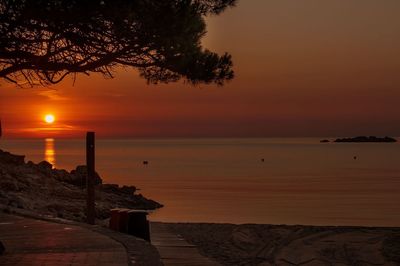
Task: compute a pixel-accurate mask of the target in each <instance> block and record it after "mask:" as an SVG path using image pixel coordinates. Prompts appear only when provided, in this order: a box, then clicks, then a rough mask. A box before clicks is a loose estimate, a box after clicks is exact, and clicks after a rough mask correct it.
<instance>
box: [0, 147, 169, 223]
mask: <svg viewBox="0 0 400 266" xmlns="http://www.w3.org/2000/svg"><path fill="white" fill-rule="evenodd" d="M86 171H87V170H86V166H78V167H77V168H76V169H75V170H72V171H71V172H68V171H66V170H62V169H53V167H52V165H51V164H50V163H48V162H46V161H43V162H40V163H38V164H35V163H33V162H31V161H29V162H27V163H25V156H23V155H14V154H11V153H9V152H5V151H2V150H0V204H1V205H3V206H9V207H10V208H18V209H24V210H29V211H34V212H37V213H40V214H43V215H49V216H53V217H59V218H64V219H68V220H73V221H78V222H82V221H84V220H85V217H86V215H85V209H86V189H85V183H86ZM95 183H96V219H98V220H105V219H107V218H109V216H110V210H111V209H112V208H130V209H147V210H155V209H158V208H161V207H162V205H161V204H160V203H158V202H156V201H154V200H150V199H147V198H145V197H144V196H142V195H141V194H136V188H135V187H134V186H122V187H121V186H119V185H116V184H103V182H102V179H101V177H100V176H99V175H98V174H97V173H96V180H95Z"/></svg>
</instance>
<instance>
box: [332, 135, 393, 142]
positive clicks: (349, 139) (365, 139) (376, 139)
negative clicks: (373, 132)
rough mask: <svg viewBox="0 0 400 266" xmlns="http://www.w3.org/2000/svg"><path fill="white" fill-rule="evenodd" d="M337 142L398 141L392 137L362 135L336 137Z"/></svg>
mask: <svg viewBox="0 0 400 266" xmlns="http://www.w3.org/2000/svg"><path fill="white" fill-rule="evenodd" d="M335 142H397V140H396V139H394V138H391V137H384V138H379V137H375V136H369V137H366V136H360V137H354V138H342V139H336V140H335Z"/></svg>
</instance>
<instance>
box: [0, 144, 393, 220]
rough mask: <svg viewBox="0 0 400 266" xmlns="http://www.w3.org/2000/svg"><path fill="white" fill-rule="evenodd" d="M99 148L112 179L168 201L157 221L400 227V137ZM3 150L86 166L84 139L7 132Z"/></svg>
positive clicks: (105, 174) (102, 168)
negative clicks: (396, 140)
mask: <svg viewBox="0 0 400 266" xmlns="http://www.w3.org/2000/svg"><path fill="white" fill-rule="evenodd" d="M96 145H97V146H96V154H97V158H96V163H97V165H96V170H97V171H98V172H99V173H100V175H101V176H102V178H103V179H104V181H105V182H106V183H118V184H126V185H135V186H137V187H138V188H140V189H141V190H140V193H142V194H143V195H145V196H147V197H150V198H152V199H155V200H157V201H159V202H161V203H163V204H164V205H165V207H164V208H163V209H161V210H159V211H156V212H155V213H153V214H151V216H150V219H151V220H154V221H165V222H228V223H273V224H314V225H367V226H400V204H399V203H400V144H389V143H375V144H374V143H371V144H361V143H355V144H349V143H342V144H339V143H337V144H334V143H328V144H320V143H319V139H314V138H303V139H160V140H149V139H146V140H143V139H142V140H139V139H133V140H132V139H120V140H97V143H96ZM0 148H1V149H4V150H8V151H10V152H13V153H17V154H25V155H26V156H27V160H32V161H34V162H40V161H42V160H44V159H45V160H48V161H50V162H52V163H53V164H55V166H56V167H57V168H66V169H68V170H71V169H73V168H75V166H76V165H79V164H84V163H85V143H84V140H62V139H55V140H53V139H47V140H38V139H35V140H7V139H3V140H1V141H0ZM354 156H357V158H356V159H354ZM262 159H264V162H263V161H262ZM144 160H146V161H148V162H149V164H148V165H144V164H143V163H142V162H143V161H144Z"/></svg>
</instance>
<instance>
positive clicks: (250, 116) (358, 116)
mask: <svg viewBox="0 0 400 266" xmlns="http://www.w3.org/2000/svg"><path fill="white" fill-rule="evenodd" d="M399 10H400V1H398V0H385V1H377V0H351V1H348V0H304V1H295V0H274V1H272V0H239V2H238V5H237V6H236V7H235V8H232V9H229V10H227V11H226V12H224V13H222V14H221V15H220V16H213V17H209V18H207V27H208V28H207V29H208V33H207V35H206V37H205V38H204V40H203V44H204V47H206V48H208V49H210V50H212V51H216V52H219V53H223V52H228V53H230V54H232V56H233V61H234V70H235V72H236V78H235V79H234V80H233V81H231V82H229V83H228V84H226V85H225V86H223V87H218V86H216V85H201V86H191V85H188V84H184V83H183V82H178V83H171V84H167V85H148V84H147V83H146V81H145V80H143V79H141V78H140V77H139V75H138V73H137V72H136V71H135V70H134V69H119V70H118V71H117V72H116V73H115V78H114V79H104V78H103V77H102V76H100V75H96V74H92V75H90V76H89V77H87V76H83V75H81V76H78V78H77V80H76V82H75V83H74V82H73V81H72V79H68V78H67V79H66V80H64V81H63V82H62V83H61V84H58V85H55V86H51V87H34V88H25V89H21V88H16V87H14V85H12V84H10V83H6V82H4V81H1V82H0V117H1V119H2V123H3V131H4V132H3V134H4V135H5V136H6V137H8V138H35V137H39V138H42V137H46V138H47V137H55V138H61V137H63V138H69V137H73V138H76V137H84V135H85V132H86V131H96V133H97V135H98V136H100V137H111V138H119V137H155V138H163V137H187V138H190V137H320V136H321V137H322V136H326V137H335V136H338V137H339V136H353V135H390V136H400V123H399V122H400V108H398V105H399V102H400V100H399V99H400V74H399V73H400V60H399V59H400V49H399V47H400V16H398V11H399ZM48 113H51V114H54V116H55V117H56V121H55V122H54V123H53V124H52V125H48V124H46V123H45V122H44V121H43V117H44V116H45V115H46V114H48Z"/></svg>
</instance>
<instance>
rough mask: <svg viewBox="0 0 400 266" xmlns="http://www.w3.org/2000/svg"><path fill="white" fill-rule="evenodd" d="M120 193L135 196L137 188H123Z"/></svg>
mask: <svg viewBox="0 0 400 266" xmlns="http://www.w3.org/2000/svg"><path fill="white" fill-rule="evenodd" d="M120 191H121V192H122V193H125V194H130V195H133V194H135V191H136V187H135V186H123V187H122V188H121V189H120Z"/></svg>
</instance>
